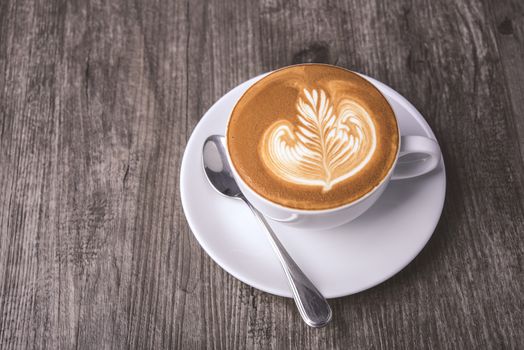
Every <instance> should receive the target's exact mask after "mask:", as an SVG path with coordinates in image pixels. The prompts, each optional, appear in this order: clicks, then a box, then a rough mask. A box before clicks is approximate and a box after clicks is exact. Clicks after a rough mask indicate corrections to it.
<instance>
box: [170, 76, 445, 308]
mask: <svg viewBox="0 0 524 350" xmlns="http://www.w3.org/2000/svg"><path fill="white" fill-rule="evenodd" d="M268 73H269V72H268ZM268 73H264V74H260V75H258V76H256V77H254V78H251V79H249V80H247V81H245V82H243V83H241V84H238V85H237V86H235V87H233V88H232V89H231V90H229V91H228V92H227V93H226V94H224V95H223V96H221V97H220V98H219V99H218V100H217V101H216V102H215V103H214V104H213V105H212V106H211V107H210V108H209V109H208V110H207V111H206V112H205V113H204V114H203V116H202V117H201V119H200V120H199V121H198V123H197V125H196V126H195V128H194V129H193V131H192V132H191V136H190V137H189V139H188V141H187V143H186V146H185V149H184V154H183V157H182V162H181V166H180V181H179V189H180V196H181V204H182V210H183V212H184V215H185V217H186V220H187V222H188V225H189V228H190V230H191V232H192V233H193V236H194V237H195V238H196V240H197V242H198V243H199V244H200V246H201V247H202V249H203V250H204V251H205V252H206V253H207V254H208V255H209V257H210V258H211V259H212V260H213V261H214V262H215V263H217V264H218V265H219V266H220V267H221V268H222V269H223V270H225V271H226V272H227V273H229V274H230V275H232V276H233V277H235V278H236V279H238V280H239V281H241V282H243V283H245V284H247V285H249V286H252V287H254V288H257V289H259V290H261V291H264V292H267V293H270V294H273V295H277V296H281V297H286V298H292V297H293V295H292V293H291V291H289V290H281V289H280V288H278V287H277V288H274V287H272V286H268V285H261V284H260V283H259V282H257V281H256V280H253V279H250V278H248V277H246V276H241V275H240V274H238V273H237V272H236V271H235V269H234V268H233V267H232V266H230V265H228V264H227V263H225V262H224V261H223V260H222V259H221V258H220V257H219V254H217V252H216V250H215V249H214V248H213V246H212V245H210V244H208V243H206V241H205V240H204V239H203V237H202V235H200V234H199V233H198V231H197V230H195V229H194V228H195V227H197V224H196V222H195V221H194V218H193V217H192V215H190V214H189V213H188V212H187V209H186V207H187V206H188V204H187V203H188V198H187V195H188V194H187V191H184V188H185V186H184V183H186V181H187V180H186V176H187V171H186V170H185V169H186V168H187V167H188V158H189V155H188V152H187V150H188V149H189V148H191V147H190V145H191V144H193V143H194V142H196V139H195V138H193V137H192V136H193V135H194V134H196V133H197V132H198V130H199V129H201V128H202V127H203V125H204V123H205V122H206V119H207V118H208V117H209V116H210V115H213V114H214V113H215V110H216V109H217V108H218V105H219V102H220V101H221V100H223V99H226V98H228V97H229V98H231V97H230V96H229V95H233V94H234V93H235V91H236V90H237V89H240V88H241V87H243V86H245V85H249V84H253V83H254V82H256V81H257V80H258V79H260V78H262V77H263V76H264V75H266V74H268ZM356 73H357V74H359V75H361V76H362V77H364V78H365V79H367V80H369V81H370V82H371V83H372V84H374V85H375V86H376V87H377V88H378V89H379V91H380V92H381V93H382V94H383V95H384V96H385V97H386V98H391V99H395V100H396V101H397V102H398V103H399V104H401V105H402V107H403V108H405V109H406V111H407V112H408V113H409V114H410V115H411V116H412V118H413V119H414V120H416V122H417V123H418V124H419V125H420V127H421V128H422V129H423V130H424V132H425V133H426V136H428V137H430V138H432V139H434V140H435V141H437V142H438V140H437V139H436V137H435V134H434V132H433V130H432V129H431V127H430V126H429V124H428V123H427V121H426V120H425V118H424V117H423V116H422V114H421V113H420V112H419V111H418V110H417V109H416V108H415V107H414V106H413V105H412V104H411V103H410V102H409V101H408V100H407V99H406V98H405V97H404V96H402V95H401V94H400V93H398V92H397V91H395V90H394V89H392V88H391V87H389V86H388V85H386V84H384V83H382V82H380V81H378V80H376V79H374V78H371V77H369V76H367V75H365V74H362V73H358V72H356ZM388 102H389V101H388ZM441 166H442V176H443V179H442V180H443V187H442V200H441V201H440V206H439V208H438V215H435V216H434V220H433V222H432V223H431V225H429V224H428V227H431V230H430V233H429V234H428V235H427V237H426V239H425V240H424V241H423V242H421V243H420V245H419V246H418V247H417V249H414V252H415V253H414V254H412V255H410V256H409V257H407V258H404V259H403V261H402V262H401V263H399V264H398V266H399V267H398V268H396V269H393V270H392V272H391V273H389V274H385V275H384V276H382V277H381V278H379V279H377V280H375V281H373V282H370V283H368V284H366V285H363V286H361V287H360V288H357V289H355V290H353V291H350V292H339V293H324V294H325V295H324V296H325V297H326V299H334V298H340V297H344V296H348V295H353V294H357V293H360V292H362V291H365V290H368V289H370V288H373V287H375V286H378V285H380V284H382V283H383V282H385V281H387V280H388V279H390V278H392V277H393V276H395V275H396V274H397V273H399V272H400V271H402V270H403V269H404V268H405V267H406V266H407V265H409V264H410V263H411V262H412V261H413V260H414V259H415V258H416V257H417V256H418V255H419V254H420V253H421V252H422V250H423V249H424V247H425V246H426V245H427V243H428V242H429V240H430V239H431V237H432V236H433V234H434V232H435V229H436V227H437V225H438V223H439V221H440V218H441V217H442V211H443V208H444V202H445V193H446V187H447V179H446V172H445V164H444V159H443V157H441ZM400 181H402V180H400ZM379 201H380V198H379ZM435 212H437V210H435ZM188 214H189V215H188Z"/></svg>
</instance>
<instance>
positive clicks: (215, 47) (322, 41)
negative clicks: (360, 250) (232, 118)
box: [0, 0, 524, 349]
mask: <svg viewBox="0 0 524 350" xmlns="http://www.w3.org/2000/svg"><path fill="white" fill-rule="evenodd" d="M298 62H326V63H332V64H337V65H340V66H343V67H347V68H350V69H353V70H357V71H360V72H363V73H366V74H369V75H370V76H373V77H375V78H377V79H379V80H381V81H383V82H385V83H386V84H389V85H390V86H392V87H393V88H394V89H396V90H398V91H399V92H400V93H402V94H403V95H405V96H406V97H407V98H408V99H409V100H411V101H412V102H413V104H414V105H415V106H416V107H417V108H418V109H419V110H420V111H421V112H422V113H423V114H424V115H425V117H426V119H427V120H428V122H429V124H430V125H431V127H432V128H433V130H434V131H435V133H436V134H437V137H438V139H439V140H440V142H441V146H442V150H443V153H444V158H445V161H446V166H447V179H448V192H447V198H446V204H445V208H444V213H443V216H442V218H441V220H440V223H439V225H438V228H437V230H436V232H435V234H434V236H433V238H432V239H431V241H430V242H429V244H428V245H427V246H426V248H425V249H424V250H423V252H422V253H421V254H420V255H419V256H418V257H417V258H416V259H415V261H414V262H413V263H412V264H410V265H409V266H408V267H407V268H406V269H405V270H404V271H402V272H401V273H399V274H398V275H396V276H395V277H394V278H392V279H390V280H389V281H387V282H385V283H383V284H381V285H379V286H377V287H375V288H373V289H371V290H368V291H366V292H363V293H360V294H357V295H354V296H350V297H346V298H341V299H335V300H332V301H331V304H332V306H333V309H334V320H333V323H332V324H331V325H330V326H328V327H327V328H324V329H320V330H315V329H309V328H308V327H307V326H305V325H304V324H303V323H302V321H301V319H300V317H299V315H298V313H297V312H296V310H295V306H294V304H293V301H292V300H287V299H284V298H279V297H274V296H271V295H269V294H265V293H262V292H260V291H258V290H255V289H253V288H251V287H249V286H247V285H245V284H243V283H241V282H239V281H237V280H235V279H234V278H233V277H231V276H230V275H228V274H227V273H226V272H224V271H223V270H222V269H221V268H220V267H218V266H217V265H216V264H215V263H214V262H213V261H212V260H211V259H210V258H209V257H208V256H207V255H206V254H205V253H204V252H203V251H202V250H201V249H200V247H199V245H198V243H197V242H196V240H195V239H194V238H193V236H192V234H191V232H190V230H189V229H188V226H187V223H186V220H185V218H184V215H183V213H182V210H181V205H180V195H179V188H178V183H179V168H180V161H181V157H182V153H183V151H184V147H185V144H186V141H187V140H188V138H189V136H190V134H191V131H192V129H193V128H194V126H195V125H196V124H197V122H198V120H199V119H200V117H201V116H202V114H203V113H204V112H205V111H206V110H207V108H209V107H210V106H211V105H212V104H213V102H214V101H216V100H217V99H218V98H219V97H220V96H222V95H223V94H224V93H226V92H227V91H228V90H229V89H231V88H232V87H234V86H236V85H237V84H239V83H241V82H243V81H245V80H246V79H248V78H250V77H253V76H255V75H257V74H259V73H262V72H266V71H269V70H272V69H275V68H278V67H282V66H285V65H289V64H292V63H298ZM523 154H524V4H523V2H522V1H519V0H514V1H509V0H504V1H497V2H495V1H493V2H490V1H474V0H442V1H432V0H425V1H410V0H400V1H385V0H354V1H340V0H332V1H296V0H292V1H273V0H265V1H242V0H239V1H236V2H230V1H221V0H212V1H204V0H194V1H189V0H188V1H181V0H151V1H150V0H134V1H127V0H111V1H102V0H95V1H83V0H76V1H52V0H34V1H32V0H27V1H25V0H23V1H22V0H21V1H15V0H0V348H1V349H33V348H34V349H73V348H77V349H128V348H131V349H200V348H214V349H246V348H248V349H251V348H256V349H266V348H270V349H288V348H289V349H308V348H315V349H316V348H319V349H425V348H428V349H429V348H431V349H478V348H480V349H519V348H520V349H522V348H523V347H524V331H523V329H524V328H523V324H524V320H523V313H524V307H523V294H524V293H523V292H524V288H523V283H524V276H523V250H524V243H523V232H524V175H523V174H524V155H523Z"/></svg>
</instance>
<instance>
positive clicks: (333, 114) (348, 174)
mask: <svg viewBox="0 0 524 350" xmlns="http://www.w3.org/2000/svg"><path fill="white" fill-rule="evenodd" d="M226 138H227V146H228V150H229V154H230V156H231V160H232V162H233V166H234V167H235V169H236V171H237V172H238V174H239V176H240V177H241V178H242V180H244V182H245V183H246V184H247V185H248V186H249V187H251V188H252V189H253V190H254V191H255V192H257V193H258V194H260V195H261V196H263V197H265V198H266V199H268V200H270V201H272V202H274V203H277V204H280V205H283V206H286V207H290V208H296V209H305V210H319V209H329V208H334V207H338V206H342V205H344V204H348V203H351V202H353V201H355V200H358V199H359V198H361V197H363V196H364V195H365V194H367V193H368V192H370V191H371V190H373V189H374V188H375V187H376V186H377V185H378V184H379V183H380V182H381V181H382V180H383V179H384V178H385V177H386V176H387V175H388V173H389V171H390V170H391V167H392V166H393V164H394V162H395V159H396V156H397V152H398V147H399V132H398V126H397V122H396V119H395V116H394V114H393V110H392V109H391V107H390V106H389V104H388V103H387V101H386V99H385V98H384V96H382V94H381V93H380V92H379V91H378V90H377V89H376V88H375V87H374V86H373V85H372V84H371V83H369V82H368V81H367V80H365V79H364V78H362V77H360V76H359V75H357V74H356V73H353V72H351V71H348V70H346V69H343V68H339V67H334V66H330V65H322V64H305V65H298V66H291V67H287V68H283V69H280V70H278V71H275V72H272V73H270V74H269V75H267V76H266V77H264V78H262V79H261V80H259V81H258V82H256V83H255V84H254V85H253V86H251V87H250V88H249V89H248V90H247V91H246V92H245V94H244V95H243V96H242V98H241V99H240V100H239V102H238V103H237V105H236V106H235V108H234V110H233V112H232V115H231V117H230V120H229V123H228V129H227V135H226Z"/></svg>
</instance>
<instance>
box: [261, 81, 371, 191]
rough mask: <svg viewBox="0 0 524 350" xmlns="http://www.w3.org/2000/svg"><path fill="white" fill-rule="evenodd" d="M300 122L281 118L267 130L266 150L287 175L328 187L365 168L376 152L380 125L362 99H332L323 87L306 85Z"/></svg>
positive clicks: (272, 164) (268, 162)
mask: <svg viewBox="0 0 524 350" xmlns="http://www.w3.org/2000/svg"><path fill="white" fill-rule="evenodd" d="M302 93H303V96H299V98H298V101H297V104H296V108H297V122H296V123H291V122H289V121H288V120H279V121H276V122H275V123H273V124H272V125H271V126H270V127H269V128H268V130H266V132H265V133H264V136H263V139H262V142H261V147H260V155H261V159H262V160H263V162H264V164H265V166H266V167H267V168H268V169H269V170H270V171H271V172H272V173H273V174H275V175H276V176H278V177H280V178H281V179H283V180H285V181H288V182H292V183H297V184H301V185H307V186H322V190H323V191H324V192H326V191H329V190H331V188H332V187H333V185H335V184H337V183H339V182H341V181H344V180H346V179H348V178H350V177H351V176H353V175H355V174H357V173H358V172H359V171H361V170H362V169H363V168H364V167H365V166H366V164H367V163H368V162H369V160H370V159H371V157H372V156H373V153H374V152H375V148H376V144H377V140H376V132H375V126H374V124H373V120H372V118H371V116H370V115H369V114H368V112H367V111H366V110H365V109H364V107H362V106H361V105H360V104H359V103H357V102H356V101H353V100H351V99H349V98H343V99H341V100H340V101H337V103H336V104H334V103H332V102H331V101H330V99H329V97H328V95H327V94H326V92H325V91H324V90H322V89H313V90H311V91H309V90H307V89H303V91H302Z"/></svg>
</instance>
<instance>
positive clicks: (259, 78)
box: [224, 63, 402, 215]
mask: <svg viewBox="0 0 524 350" xmlns="http://www.w3.org/2000/svg"><path fill="white" fill-rule="evenodd" d="M298 66H328V67H333V68H337V69H342V70H345V71H347V72H350V73H353V74H356V75H358V76H359V77H361V78H363V79H365V80H366V81H367V82H368V83H370V84H371V85H372V86H373V88H374V89H375V90H376V91H377V92H378V93H379V94H380V95H381V96H382V98H383V99H384V101H386V103H387V105H388V106H389V108H391V111H392V112H393V116H394V117H395V123H396V125H397V133H398V147H397V152H396V155H395V158H394V159H395V160H394V161H393V163H392V164H391V166H390V168H389V170H388V172H387V173H386V175H384V177H383V178H382V179H381V180H380V182H379V183H378V184H377V185H376V186H375V187H373V188H372V189H371V190H370V191H368V192H367V193H365V194H364V195H363V196H361V197H359V198H357V199H356V200H354V201H351V202H349V203H344V204H342V205H339V206H336V207H333V208H326V209H299V208H292V207H287V206H285V205H282V204H280V203H276V202H273V201H271V200H269V199H267V198H266V197H264V196H262V195H261V194H260V193H258V192H257V191H256V190H255V189H253V188H252V187H251V186H249V184H248V183H247V182H245V181H244V179H242V177H241V176H240V174H239V173H238V171H237V169H236V168H235V164H234V163H233V161H232V159H231V155H230V154H229V142H228V137H227V134H228V130H229V122H230V121H231V116H232V115H233V112H234V111H235V109H236V107H237V105H238V102H239V101H240V100H241V99H242V98H243V97H244V95H245V94H246V93H247V92H248V91H249V90H251V88H253V87H254V86H255V85H256V84H257V83H258V82H260V81H262V80H263V79H265V78H267V77H268V76H270V75H272V74H273V73H276V72H279V71H281V70H284V69H288V68H291V67H298ZM252 79H254V80H255V79H256V81H255V82H254V83H253V84H252V85H250V86H249V87H248V88H247V89H246V91H244V92H243V93H242V95H241V96H240V97H239V98H238V100H237V102H236V103H235V106H234V107H233V109H232V110H231V112H230V113H229V116H228V118H227V122H226V130H225V135H224V137H225V139H226V156H227V161H228V162H229V165H230V167H231V169H232V171H233V173H234V174H233V175H234V177H235V179H236V181H239V182H241V183H242V185H244V187H245V188H247V189H248V190H249V191H250V193H251V194H252V195H253V196H255V197H256V198H257V199H258V200H260V201H262V202H264V203H265V204H267V205H270V206H274V207H277V208H279V209H281V210H286V211H291V212H293V213H298V214H302V215H308V214H327V213H333V212H336V211H339V210H343V209H346V208H349V207H352V206H354V205H356V204H358V203H360V202H363V201H365V200H366V199H367V198H368V197H370V196H371V195H373V194H374V193H375V192H376V191H377V190H378V189H379V188H381V187H382V185H384V183H386V182H387V181H389V180H390V178H391V175H392V173H393V171H394V169H395V166H396V164H397V161H398V157H399V154H400V147H401V142H402V141H401V134H400V128H399V126H398V118H397V115H396V114H395V110H394V109H393V107H392V106H391V104H390V103H389V101H388V99H387V98H386V96H384V94H383V93H382V91H380V89H379V88H378V87H376V86H375V84H373V83H372V82H371V81H369V80H368V79H366V77H365V76H363V75H362V74H360V73H358V72H355V71H352V70H350V69H347V68H344V67H339V66H335V65H332V64H327V63H300V64H293V65H289V66H285V67H281V68H278V69H275V70H273V71H270V72H266V73H262V74H260V75H257V76H256V77H254V78H252Z"/></svg>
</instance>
